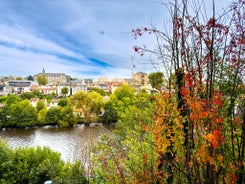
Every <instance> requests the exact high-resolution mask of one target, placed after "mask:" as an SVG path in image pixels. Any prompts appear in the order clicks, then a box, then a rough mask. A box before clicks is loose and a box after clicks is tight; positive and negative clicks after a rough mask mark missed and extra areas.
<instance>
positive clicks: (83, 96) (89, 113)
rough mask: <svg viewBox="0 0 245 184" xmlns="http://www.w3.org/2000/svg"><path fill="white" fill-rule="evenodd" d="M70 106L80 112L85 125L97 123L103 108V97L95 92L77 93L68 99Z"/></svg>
mask: <svg viewBox="0 0 245 184" xmlns="http://www.w3.org/2000/svg"><path fill="white" fill-rule="evenodd" d="M70 100H71V102H72V104H74V107H75V108H77V109H80V110H81V111H82V114H83V116H84V123H85V125H89V124H90V123H92V122H97V121H98V119H99V115H100V114H101V110H102V108H103V106H104V100H103V97H102V96H101V95H100V94H99V93H97V92H89V93H88V92H84V91H81V92H78V93H76V94H74V95H73V96H71V98H70Z"/></svg>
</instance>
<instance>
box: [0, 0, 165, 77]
mask: <svg viewBox="0 0 245 184" xmlns="http://www.w3.org/2000/svg"><path fill="white" fill-rule="evenodd" d="M157 2H159V1H154V0H153V1H152V0H0V12H1V16H0V76H9V75H13V76H22V77H25V76H28V75H34V74H37V73H39V72H41V71H42V69H43V68H44V69H45V71H46V72H50V73H51V72H52V73H53V72H58V73H66V74H67V75H71V76H72V77H77V78H98V77H102V76H106V77H109V78H115V77H123V78H130V77H131V73H132V70H134V72H137V71H143V72H149V71H151V70H152V71H153V70H154V68H153V67H152V66H150V65H147V64H142V63H146V62H147V61H148V59H149V58H147V56H145V57H140V56H137V55H135V53H134V51H133V47H134V46H135V45H142V44H146V45H151V46H153V45H154V39H153V38H151V37H150V36H145V37H143V38H141V39H137V40H135V39H134V36H132V33H131V30H132V29H133V28H138V27H139V28H141V27H145V26H150V25H155V26H158V27H159V28H160V29H161V28H162V27H164V25H165V24H166V15H167V12H166V11H164V8H163V6H161V5H160V4H159V3H157ZM133 65H135V68H134V67H133Z"/></svg>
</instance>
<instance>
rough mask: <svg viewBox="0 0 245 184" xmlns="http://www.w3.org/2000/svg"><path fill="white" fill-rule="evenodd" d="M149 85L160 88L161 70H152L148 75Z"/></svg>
mask: <svg viewBox="0 0 245 184" xmlns="http://www.w3.org/2000/svg"><path fill="white" fill-rule="evenodd" d="M148 78H149V80H150V83H151V86H152V87H153V88H155V89H158V90H161V87H162V84H163V73H162V72H152V73H150V74H149V76H148Z"/></svg>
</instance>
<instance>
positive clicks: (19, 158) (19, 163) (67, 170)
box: [0, 140, 87, 184]
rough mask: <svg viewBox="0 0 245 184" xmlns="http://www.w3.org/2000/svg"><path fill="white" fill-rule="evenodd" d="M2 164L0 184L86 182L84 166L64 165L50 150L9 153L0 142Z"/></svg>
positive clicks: (39, 149)
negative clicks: (47, 181) (48, 181)
mask: <svg viewBox="0 0 245 184" xmlns="http://www.w3.org/2000/svg"><path fill="white" fill-rule="evenodd" d="M0 163H1V167H0V183H12V184H15V183H32V184H39V183H44V182H45V181H46V180H52V181H53V182H54V183H86V182H87V180H86V175H85V169H84V167H83V166H82V165H81V163H79V162H75V163H74V164H72V163H64V162H63V161H62V160H61V158H60V154H59V153H57V152H54V151H52V150H51V149H50V148H47V147H43V148H41V147H37V148H32V147H31V148H17V149H10V148H9V147H8V146H7V145H6V144H5V143H3V142H2V141H1V140H0Z"/></svg>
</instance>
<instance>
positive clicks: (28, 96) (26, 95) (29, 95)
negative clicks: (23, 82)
mask: <svg viewBox="0 0 245 184" xmlns="http://www.w3.org/2000/svg"><path fill="white" fill-rule="evenodd" d="M19 97H20V98H21V99H22V100H25V99H28V100H30V99H31V98H33V97H34V94H33V93H30V92H24V93H21V94H20V95H19Z"/></svg>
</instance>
